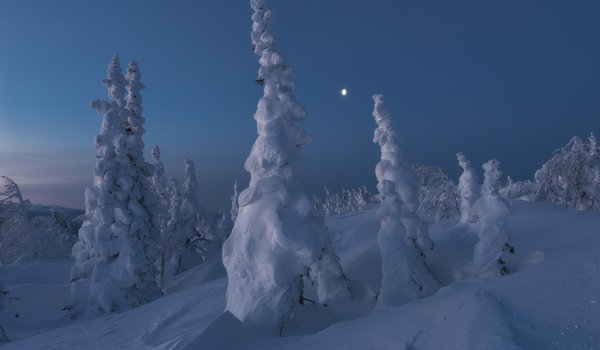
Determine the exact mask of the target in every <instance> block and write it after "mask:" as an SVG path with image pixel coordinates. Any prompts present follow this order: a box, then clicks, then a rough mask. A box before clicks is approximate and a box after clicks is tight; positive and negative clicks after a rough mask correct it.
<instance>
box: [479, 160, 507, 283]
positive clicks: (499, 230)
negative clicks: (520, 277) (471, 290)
mask: <svg viewBox="0 0 600 350" xmlns="http://www.w3.org/2000/svg"><path fill="white" fill-rule="evenodd" d="M499 164H500V163H499V162H498V161H497V160H495V159H492V160H490V161H488V162H486V163H484V164H483V170H484V180H483V186H482V187H481V196H480V197H479V199H477V201H476V202H475V203H474V205H473V210H474V212H475V213H476V214H477V215H478V217H479V220H478V222H477V226H476V230H477V237H478V238H479V241H478V242H477V244H476V245H475V249H474V252H473V273H474V274H475V275H478V276H481V277H494V276H499V275H506V274H508V273H509V269H508V267H507V266H506V260H505V259H504V254H505V253H506V252H510V253H512V252H513V251H514V248H513V247H512V246H511V245H510V244H509V241H510V236H509V235H508V233H507V232H506V218H507V217H508V214H509V204H508V202H506V201H505V200H504V199H502V198H501V197H500V194H499V193H498V181H499V180H500V176H501V175H502V173H501V172H500V169H499Z"/></svg>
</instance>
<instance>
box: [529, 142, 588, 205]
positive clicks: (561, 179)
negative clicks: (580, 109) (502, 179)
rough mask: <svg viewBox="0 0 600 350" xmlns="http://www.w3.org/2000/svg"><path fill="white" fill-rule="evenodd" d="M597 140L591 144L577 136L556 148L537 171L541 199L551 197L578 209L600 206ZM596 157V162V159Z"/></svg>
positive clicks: (539, 198) (550, 198)
mask: <svg viewBox="0 0 600 350" xmlns="http://www.w3.org/2000/svg"><path fill="white" fill-rule="evenodd" d="M594 143H595V141H594V140H590V145H586V144H584V143H583V142H582V141H581V139H580V138H578V137H573V138H572V139H571V141H569V143H568V144H567V145H566V146H565V147H563V148H560V149H558V150H557V151H555V153H554V156H553V157H552V159H550V160H549V161H548V162H546V163H545V164H544V165H543V166H542V168H541V169H539V170H537V171H536V172H535V181H536V182H537V183H538V186H539V187H538V192H537V199H538V200H547V201H550V202H553V203H556V204H560V205H564V206H567V207H570V208H575V209H578V210H584V209H592V208H595V207H599V206H600V198H599V197H598V195H599V194H600V193H598V192H599V191H598V189H597V185H598V182H597V181H598V179H597V172H598V169H599V167H598V163H597V156H594V157H592V154H593V153H595V152H596V151H595V150H593V149H592V148H596V147H597V146H596V145H593V144H594ZM592 159H596V163H595V164H596V165H595V166H594V161H593V160H592Z"/></svg>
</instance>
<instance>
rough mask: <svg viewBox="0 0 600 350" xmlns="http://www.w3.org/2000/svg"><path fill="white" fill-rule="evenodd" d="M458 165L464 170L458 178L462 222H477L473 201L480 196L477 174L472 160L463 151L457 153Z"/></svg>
mask: <svg viewBox="0 0 600 350" xmlns="http://www.w3.org/2000/svg"><path fill="white" fill-rule="evenodd" d="M456 159H458V165H459V166H460V167H461V168H462V170H463V172H462V174H461V175H460V177H459V178H458V199H459V203H460V222H462V223H467V222H475V221H477V216H476V215H475V214H474V213H473V203H475V201H476V200H477V198H478V197H479V191H480V189H479V184H478V183H477V181H478V180H477V175H476V174H475V170H474V169H473V167H472V166H471V162H469V161H468V160H467V157H465V155H464V154H462V153H457V154H456Z"/></svg>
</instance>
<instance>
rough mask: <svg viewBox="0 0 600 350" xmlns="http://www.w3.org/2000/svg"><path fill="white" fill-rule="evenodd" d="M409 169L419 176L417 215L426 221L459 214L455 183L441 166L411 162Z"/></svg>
mask: <svg viewBox="0 0 600 350" xmlns="http://www.w3.org/2000/svg"><path fill="white" fill-rule="evenodd" d="M410 169H411V170H412V171H413V172H414V173H415V174H416V175H417V177H418V178H419V184H420V189H419V209H418V210H417V213H418V214H419V217H421V218H423V220H425V221H428V222H438V221H440V220H447V219H451V218H454V217H456V216H458V215H459V210H458V202H457V200H456V185H454V182H452V181H451V180H450V179H449V178H448V175H447V174H446V172H445V171H444V170H442V168H440V167H437V166H430V165H423V164H413V165H411V167H410Z"/></svg>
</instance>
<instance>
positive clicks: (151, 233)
mask: <svg viewBox="0 0 600 350" xmlns="http://www.w3.org/2000/svg"><path fill="white" fill-rule="evenodd" d="M121 76H122V75H121V74H120V65H119V59H118V56H115V58H113V60H112V61H111V63H110V65H109V70H108V78H107V79H105V80H104V84H105V85H106V86H107V88H108V91H109V97H110V98H111V101H109V102H107V101H94V102H92V107H93V108H94V109H96V111H97V112H98V113H99V114H101V115H102V124H101V128H100V134H99V135H98V136H96V138H95V145H96V158H97V161H96V165H95V167H94V183H93V185H92V186H91V187H88V188H87V189H86V191H85V209H86V213H85V214H84V215H85V216H84V217H85V219H84V222H83V225H82V227H81V228H80V230H79V240H78V242H77V243H76V244H75V245H74V246H73V256H74V257H75V265H74V266H73V268H72V270H71V281H72V284H71V299H70V301H69V304H68V306H67V307H66V309H67V310H68V311H69V312H70V314H71V316H72V317H78V316H79V315H81V314H91V313H95V312H101V313H108V312H114V311H119V310H124V309H128V308H131V307H135V306H138V305H140V304H143V303H146V302H148V301H151V300H153V299H155V298H157V297H158V296H159V295H160V291H159V289H158V286H157V284H156V280H155V278H156V275H157V272H156V267H155V261H156V260H157V251H156V249H157V231H156V229H155V227H154V223H153V222H154V220H155V219H154V215H155V214H156V211H157V205H158V199H157V197H156V196H155V194H154V192H153V189H152V187H151V184H150V181H149V177H150V176H151V175H152V171H153V167H152V166H151V165H150V164H148V163H146V162H145V161H144V157H143V148H144V142H143V141H142V135H143V134H144V128H143V123H144V118H143V117H142V115H141V114H142V106H141V95H140V90H141V89H142V88H143V87H144V86H143V84H141V82H140V78H141V74H140V72H139V68H138V66H137V64H136V63H135V62H131V63H130V64H129V67H128V70H127V85H126V87H125V89H126V91H127V96H126V98H125V100H123V89H122V85H123V81H122V80H121ZM124 101H126V102H124ZM124 103H125V104H124Z"/></svg>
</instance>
